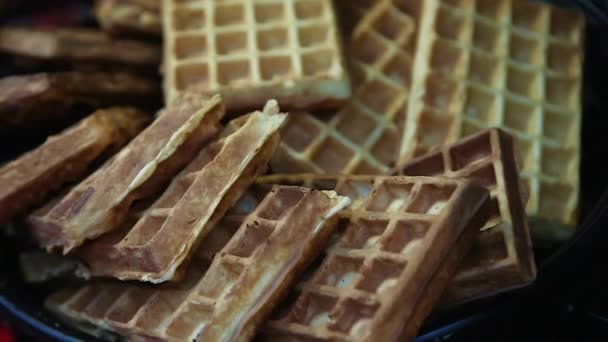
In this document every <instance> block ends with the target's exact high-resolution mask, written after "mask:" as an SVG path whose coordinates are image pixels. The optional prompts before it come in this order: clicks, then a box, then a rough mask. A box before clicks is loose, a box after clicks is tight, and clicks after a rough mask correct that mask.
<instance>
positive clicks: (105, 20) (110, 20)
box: [95, 0, 162, 37]
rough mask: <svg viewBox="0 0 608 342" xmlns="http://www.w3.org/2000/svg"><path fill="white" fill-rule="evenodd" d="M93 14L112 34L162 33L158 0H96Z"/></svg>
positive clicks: (150, 34) (158, 34) (147, 34)
mask: <svg viewBox="0 0 608 342" xmlns="http://www.w3.org/2000/svg"><path fill="white" fill-rule="evenodd" d="M95 16H96V18H97V22H99V25H100V26H101V27H102V29H103V30H105V31H107V32H110V34H113V35H138V36H139V35H145V36H159V37H160V36H161V35H162V23H161V21H162V19H161V16H160V0H98V1H97V2H96V4H95Z"/></svg>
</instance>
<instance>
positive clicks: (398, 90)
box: [271, 0, 417, 174]
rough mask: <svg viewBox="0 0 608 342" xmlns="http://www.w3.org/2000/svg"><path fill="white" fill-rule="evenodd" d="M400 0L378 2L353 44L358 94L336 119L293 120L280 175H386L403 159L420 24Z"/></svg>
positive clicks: (276, 167) (276, 162) (278, 163)
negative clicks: (400, 155)
mask: <svg viewBox="0 0 608 342" xmlns="http://www.w3.org/2000/svg"><path fill="white" fill-rule="evenodd" d="M408 6H409V5H407V4H404V3H403V1H398V0H383V1H378V2H377V3H376V4H375V5H374V6H373V7H372V8H371V9H370V10H369V12H368V13H367V14H366V15H365V17H364V18H363V19H362V20H361V22H360V23H359V24H358V26H357V28H356V29H355V32H354V33H353V35H352V37H351V40H350V41H349V43H348V46H349V51H350V57H351V59H350V63H351V70H352V71H351V75H352V76H353V80H354V86H355V91H354V95H353V97H352V98H351V99H350V100H349V101H348V103H347V104H346V105H345V106H344V108H343V109H342V110H340V111H339V112H338V113H336V114H334V115H329V116H313V115H311V114H308V113H298V114H297V115H292V116H291V118H290V119H289V121H288V123H287V125H286V127H285V134H284V138H283V141H282V142H281V145H280V146H279V150H278V152H277V154H276V155H275V157H274V158H273V161H272V162H271V166H272V169H273V171H274V172H277V173H283V172H285V173H300V172H312V173H332V174H386V173H387V172H388V171H389V170H390V168H391V167H392V166H394V165H395V162H396V160H397V157H398V150H399V143H400V141H401V135H402V129H403V128H402V123H403V121H404V120H405V109H406V106H407V102H408V97H409V93H410V91H409V89H410V83H411V76H410V75H411V73H412V70H411V68H412V66H413V53H414V47H415V43H416V39H415V38H416V31H417V23H416V21H414V20H413V17H412V16H411V15H410V13H411V12H413V11H414V10H413V9H410V8H409V7H408Z"/></svg>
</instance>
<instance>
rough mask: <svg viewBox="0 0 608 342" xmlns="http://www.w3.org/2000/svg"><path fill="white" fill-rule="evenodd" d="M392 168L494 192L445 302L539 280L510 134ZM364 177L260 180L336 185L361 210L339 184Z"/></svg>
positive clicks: (465, 142)
mask: <svg viewBox="0 0 608 342" xmlns="http://www.w3.org/2000/svg"><path fill="white" fill-rule="evenodd" d="M392 173H393V174H402V175H407V176H447V177H462V178H469V179H471V180H474V181H477V182H478V183H480V184H482V185H483V186H485V187H486V188H488V190H489V191H490V193H491V197H492V201H491V205H490V219H489V220H488V222H487V223H486V225H485V226H484V227H483V229H482V233H481V234H480V235H478V237H477V240H476V242H475V243H474V245H473V248H472V249H471V251H470V252H469V253H468V254H467V256H466V257H465V258H464V259H463V262H462V264H461V265H460V266H459V268H458V271H457V272H456V274H455V276H454V278H453V280H452V281H451V282H450V285H449V286H448V287H447V289H446V290H445V293H444V295H443V298H442V299H441V301H440V303H439V305H440V306H442V307H447V306H452V305H455V304H458V303H462V302H465V301H469V300H472V299H476V298H479V297H483V296H490V295H493V294H496V293H499V292H502V291H507V290H509V289H513V288H515V287H521V286H523V285H526V284H529V283H530V282H532V281H533V280H534V278H535V277H536V265H535V263H534V255H533V253H532V248H531V241H530V232H529V230H528V225H527V221H526V216H525V209H524V208H525V204H524V202H523V201H522V198H523V197H524V194H523V193H522V192H521V187H520V182H519V169H518V167H517V165H516V153H515V146H514V139H513V137H512V136H511V135H509V134H508V133H506V132H504V131H501V130H499V129H493V130H489V131H484V132H481V133H478V134H475V135H472V136H470V137H467V138H465V139H462V140H459V141H457V142H455V143H453V144H450V145H447V146H446V147H444V148H443V149H442V151H440V152H436V153H431V154H427V155H425V156H421V157H419V158H417V159H414V160H411V161H410V162H408V163H407V164H405V165H400V166H397V167H396V168H395V169H394V170H393V171H392ZM362 179H369V180H371V179H373V177H370V176H320V175H313V174H300V175H296V174H292V175H286V174H285V175H270V176H265V177H261V178H260V179H259V180H258V182H259V183H269V184H287V185H301V186H306V187H311V188H313V189H334V190H336V191H338V193H339V194H341V195H346V196H351V197H352V198H353V206H354V207H355V209H356V207H357V206H358V205H359V204H358V203H359V200H358V199H357V197H354V196H353V195H351V194H350V193H345V192H342V191H343V190H341V189H338V188H336V187H337V186H338V185H339V184H341V183H343V182H346V181H347V180H352V181H353V182H355V181H357V180H362ZM359 197H361V196H359Z"/></svg>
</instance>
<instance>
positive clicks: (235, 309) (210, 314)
mask: <svg viewBox="0 0 608 342" xmlns="http://www.w3.org/2000/svg"><path fill="white" fill-rule="evenodd" d="M345 205H348V199H345V198H343V197H340V196H336V195H335V193H332V192H319V191H314V190H309V189H303V188H299V187H285V186H276V187H272V188H270V187H259V186H256V187H253V188H252V189H250V190H249V191H248V192H247V193H246V194H245V195H244V196H243V197H242V198H241V200H240V201H239V202H238V204H237V205H236V207H235V208H233V209H232V210H231V211H229V212H228V214H227V215H226V216H225V217H224V218H223V219H222V221H221V222H220V224H219V225H218V226H217V227H216V228H215V229H213V230H212V231H211V233H210V234H209V235H208V236H207V238H205V240H204V241H203V244H202V245H201V247H200V248H199V250H198V252H197V258H196V260H197V263H196V266H197V267H193V266H195V264H194V263H193V264H192V265H191V267H190V268H189V271H188V277H187V280H186V281H185V282H183V283H180V284H168V285H163V286H154V287H147V286H145V285H143V284H137V285H134V284H129V283H118V284H116V283H108V282H100V281H93V283H91V284H89V285H87V286H85V287H83V288H80V289H76V290H70V289H65V290H62V291H60V292H58V293H56V294H54V295H52V296H50V297H49V298H48V300H47V306H48V307H49V308H50V309H51V310H53V311H55V312H58V313H59V314H60V315H62V316H67V317H69V318H70V319H71V320H77V321H81V322H87V323H89V324H94V325H97V326H102V327H108V328H110V329H112V330H114V331H118V332H120V333H121V334H123V335H125V336H129V337H131V338H136V337H139V338H144V339H146V338H148V339H161V340H168V341H182V340H193V339H199V340H237V339H238V340H245V339H247V338H250V337H251V336H252V335H253V333H254V332H255V329H256V327H257V326H258V325H259V324H260V323H261V322H262V319H263V318H264V316H265V315H266V314H267V313H268V311H269V310H271V309H272V307H273V306H274V305H275V304H276V302H277V301H278V298H279V297H280V296H281V294H282V292H284V291H285V290H286V289H287V287H288V286H289V284H290V283H291V282H292V281H293V278H294V276H295V275H296V274H297V273H298V271H300V270H301V268H302V267H303V266H304V265H305V264H306V263H307V262H309V261H311V259H312V258H313V257H314V255H315V254H316V253H317V252H318V251H319V248H318V247H319V246H323V245H324V242H326V241H327V239H328V238H329V235H330V234H331V231H332V230H333V227H334V226H335V220H334V219H333V216H334V215H335V214H336V213H337V212H338V211H340V210H341V209H342V208H343V207H344V206H345ZM237 227H238V229H237ZM235 230H236V233H235V234H234V235H233V236H232V234H233V233H234V232H235ZM230 236H232V238H230ZM229 238H230V241H229V242H227V241H228V239H229ZM220 249H221V250H220ZM218 251H219V252H218ZM215 253H217V254H216V256H215V258H214V259H213V262H212V263H211V265H210V266H209V261H210V259H211V256H212V255H213V254H215ZM207 269H208V270H207ZM261 303H263V304H261ZM222 333H223V334H224V336H220V334H222ZM215 334H218V335H215ZM211 335H214V336H211Z"/></svg>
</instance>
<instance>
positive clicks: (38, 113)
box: [0, 71, 160, 128]
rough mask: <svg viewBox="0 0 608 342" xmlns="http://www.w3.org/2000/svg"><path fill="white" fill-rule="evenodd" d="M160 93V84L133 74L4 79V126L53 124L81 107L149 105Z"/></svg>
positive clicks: (0, 97) (0, 116)
mask: <svg viewBox="0 0 608 342" xmlns="http://www.w3.org/2000/svg"><path fill="white" fill-rule="evenodd" d="M159 93H160V89H159V87H158V85H157V84H156V82H154V81H152V80H150V79H148V78H144V77H140V76H136V75H133V74H129V73H106V72H79V71H74V72H59V73H40V74H33V75H20V76H10V77H5V78H2V79H0V126H3V127H8V128H11V127H22V126H31V125H34V124H40V123H43V122H48V121H53V120H55V119H57V118H60V117H62V116H64V115H65V114H66V112H68V110H69V109H70V108H72V107H74V106H75V105H78V104H86V105H90V106H95V107H103V106H112V105H121V104H133V105H135V104H145V103H149V102H150V99H151V98H155V97H156V96H158V95H159ZM152 102H153V101H152Z"/></svg>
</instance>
